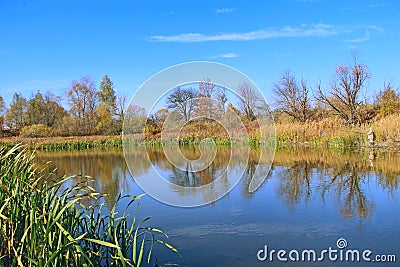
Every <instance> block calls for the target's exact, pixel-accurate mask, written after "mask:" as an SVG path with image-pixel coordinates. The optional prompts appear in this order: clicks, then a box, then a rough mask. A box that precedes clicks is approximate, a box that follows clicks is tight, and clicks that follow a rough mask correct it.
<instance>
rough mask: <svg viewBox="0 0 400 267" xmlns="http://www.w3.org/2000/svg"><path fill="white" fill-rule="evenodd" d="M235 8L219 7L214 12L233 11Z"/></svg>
mask: <svg viewBox="0 0 400 267" xmlns="http://www.w3.org/2000/svg"><path fill="white" fill-rule="evenodd" d="M235 10H236V9H234V8H221V9H216V10H215V13H231V12H234V11H235Z"/></svg>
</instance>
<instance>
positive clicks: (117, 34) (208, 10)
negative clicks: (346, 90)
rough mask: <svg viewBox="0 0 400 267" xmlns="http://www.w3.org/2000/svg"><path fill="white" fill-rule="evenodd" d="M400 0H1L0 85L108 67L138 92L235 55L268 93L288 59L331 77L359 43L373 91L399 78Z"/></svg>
mask: <svg viewBox="0 0 400 267" xmlns="http://www.w3.org/2000/svg"><path fill="white" fill-rule="evenodd" d="M399 33H400V4H399V2H398V1H386V0H371V1H328V0H325V1H324V0H309V1H307V0H303V1H301V0H297V1H296V0H282V1H204V0H203V1H90V0H89V1H20V0H17V1H11V0H10V1H7V0H0V95H2V96H3V97H4V98H5V100H6V102H7V104H9V103H10V101H11V97H12V95H13V93H14V92H20V93H22V94H23V95H24V96H26V97H30V96H31V95H32V94H34V93H35V92H36V91H38V90H40V91H41V92H46V91H48V90H50V91H52V92H54V93H56V94H62V93H63V92H65V90H66V88H68V86H69V84H70V82H71V80H74V79H79V77H81V76H83V75H86V74H89V75H91V76H92V77H94V78H96V80H97V81H98V83H99V82H100V81H101V78H102V76H103V75H104V74H108V75H109V76H110V78H111V79H112V81H113V82H114V84H115V89H116V90H117V91H119V92H122V93H123V94H125V95H127V96H128V98H130V97H131V96H132V95H133V93H134V92H135V90H136V89H137V88H138V87H139V86H140V85H141V84H142V83H143V82H144V81H145V80H146V79H148V78H149V77H150V76H151V75H153V74H154V73H156V72H158V71H160V70H162V69H164V68H166V67H169V66H171V65H175V64H178V63H183V62H187V61H196V60H207V61H215V62H220V63H224V64H228V65H230V66H232V67H234V68H237V69H238V70H240V71H242V72H244V73H245V74H246V75H248V76H249V77H250V78H251V79H253V81H254V82H255V83H256V84H258V86H259V87H260V88H261V90H262V91H263V92H264V93H265V95H266V96H267V98H268V99H269V100H271V99H272V95H271V93H270V91H271V88H272V85H273V82H274V81H276V80H277V78H278V77H279V75H280V74H281V73H282V72H283V71H284V70H286V69H290V70H291V71H292V72H293V73H294V74H296V75H297V76H298V77H301V76H302V77H304V78H306V79H307V80H308V81H309V82H310V83H311V84H312V85H313V84H315V83H316V82H317V81H318V79H321V81H322V83H323V85H324V86H325V85H326V84H327V83H328V82H329V81H330V80H331V77H332V74H333V71H334V69H335V67H336V66H337V65H338V64H349V63H351V51H353V50H356V51H357V52H358V55H359V58H360V59H362V60H363V61H364V62H365V63H366V64H367V65H368V67H369V70H370V72H371V73H372V79H371V82H370V85H369V87H368V88H369V92H368V93H367V96H371V95H373V93H376V92H377V91H379V89H380V88H381V87H382V85H383V82H384V81H385V80H388V81H393V82H394V83H395V84H396V85H400V80H399V79H400V53H399V51H398V46H399V43H400V42H399V39H400V34H399Z"/></svg>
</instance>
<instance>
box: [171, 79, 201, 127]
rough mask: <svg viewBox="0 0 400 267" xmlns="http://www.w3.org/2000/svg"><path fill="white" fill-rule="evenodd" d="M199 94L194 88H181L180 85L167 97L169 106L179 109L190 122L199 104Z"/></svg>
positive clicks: (186, 120)
mask: <svg viewBox="0 0 400 267" xmlns="http://www.w3.org/2000/svg"><path fill="white" fill-rule="evenodd" d="M197 96H198V95H197V93H196V91H195V90H194V89H193V88H187V89H181V88H180V87H178V88H176V89H175V90H174V91H173V92H172V94H170V95H169V96H168V98H167V104H168V108H169V109H175V110H176V111H178V113H179V114H180V115H182V116H183V118H184V119H185V122H188V121H189V120H190V119H191V116H192V113H193V111H194V109H195V108H196V106H197V105H198V99H197Z"/></svg>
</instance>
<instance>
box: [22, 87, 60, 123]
mask: <svg viewBox="0 0 400 267" xmlns="http://www.w3.org/2000/svg"><path fill="white" fill-rule="evenodd" d="M66 115H67V113H66V111H65V109H64V108H63V107H62V106H61V105H60V104H59V99H58V98H57V97H56V96H54V95H52V94H51V93H49V92H47V93H46V94H45V95H44V96H43V95H42V94H41V93H40V92H37V93H36V95H35V96H34V97H33V98H31V99H29V101H28V107H27V111H26V113H25V121H26V124H27V125H33V124H43V125H46V126H48V127H53V128H54V127H56V126H59V125H60V124H61V122H62V119H63V117H65V116H66Z"/></svg>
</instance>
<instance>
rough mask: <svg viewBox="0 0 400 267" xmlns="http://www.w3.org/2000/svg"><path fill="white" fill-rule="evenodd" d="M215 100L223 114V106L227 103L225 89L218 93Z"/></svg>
mask: <svg viewBox="0 0 400 267" xmlns="http://www.w3.org/2000/svg"><path fill="white" fill-rule="evenodd" d="M216 98H217V101H218V103H219V104H220V106H221V111H222V114H225V104H226V102H228V97H227V95H226V92H225V88H224V89H221V90H219V91H218V93H217V95H216Z"/></svg>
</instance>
